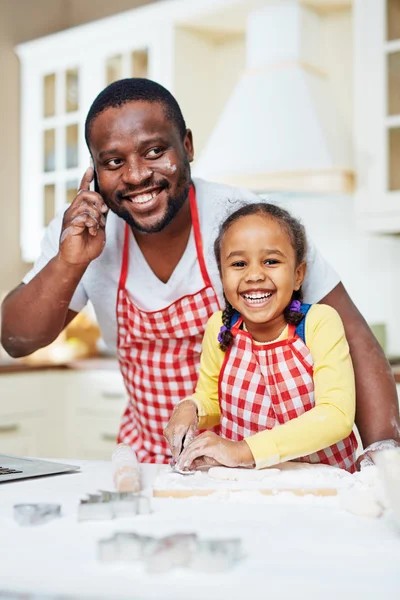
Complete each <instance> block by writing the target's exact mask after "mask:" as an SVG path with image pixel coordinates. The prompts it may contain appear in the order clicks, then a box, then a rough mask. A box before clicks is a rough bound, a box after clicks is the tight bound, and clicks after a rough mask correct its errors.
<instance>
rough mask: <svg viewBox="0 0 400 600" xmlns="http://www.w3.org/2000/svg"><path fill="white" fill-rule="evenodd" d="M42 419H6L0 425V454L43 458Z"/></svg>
mask: <svg viewBox="0 0 400 600" xmlns="http://www.w3.org/2000/svg"><path fill="white" fill-rule="evenodd" d="M42 434H43V419H41V418H29V419H23V420H17V419H14V420H12V419H8V420H2V421H1V423H0V453H1V454H16V455H19V456H44V455H45V454H44V452H43V450H44V448H43V435H42Z"/></svg>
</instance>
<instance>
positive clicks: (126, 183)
mask: <svg viewBox="0 0 400 600" xmlns="http://www.w3.org/2000/svg"><path fill="white" fill-rule="evenodd" d="M90 151H91V154H92V157H93V161H94V166H95V169H96V173H97V178H98V183H99V188H100V193H101V195H102V197H103V199H104V202H105V203H106V204H107V206H108V207H109V208H110V209H111V210H112V211H113V212H114V213H115V214H117V215H118V216H119V217H121V218H122V219H124V220H125V221H126V222H127V223H128V224H129V225H130V226H131V227H134V228H135V229H137V230H138V231H141V232H144V233H156V232H158V231H161V230H162V229H164V228H165V227H166V226H167V225H168V224H169V223H170V222H171V221H172V219H173V218H174V217H175V215H176V214H177V213H178V211H179V209H180V208H181V207H182V205H183V204H184V202H185V200H186V198H187V195H188V192H189V186H190V166H189V163H190V161H192V160H193V144H192V136H191V132H190V131H189V130H188V131H187V132H186V135H185V138H184V140H182V139H181V136H180V134H179V130H178V128H177V126H176V125H175V124H174V123H173V122H172V121H170V120H169V119H168V118H167V116H166V113H165V109H164V107H163V106H162V104H159V103H155V102H153V103H151V102H145V101H140V102H129V103H127V104H124V105H122V106H121V107H118V108H108V109H107V110H105V111H104V112H102V113H100V114H99V115H98V116H97V117H95V119H94V120H93V121H92V124H91V130H90Z"/></svg>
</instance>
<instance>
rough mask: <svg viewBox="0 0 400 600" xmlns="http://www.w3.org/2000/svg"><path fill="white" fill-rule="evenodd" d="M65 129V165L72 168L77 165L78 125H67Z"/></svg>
mask: <svg viewBox="0 0 400 600" xmlns="http://www.w3.org/2000/svg"><path fill="white" fill-rule="evenodd" d="M66 130H67V131H66V136H65V141H66V148H65V151H66V152H65V156H66V167H67V169H73V168H74V167H77V166H78V125H68V127H66Z"/></svg>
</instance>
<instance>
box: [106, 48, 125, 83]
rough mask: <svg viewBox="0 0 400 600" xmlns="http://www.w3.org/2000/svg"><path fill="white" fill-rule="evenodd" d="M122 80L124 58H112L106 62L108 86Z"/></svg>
mask: <svg viewBox="0 0 400 600" xmlns="http://www.w3.org/2000/svg"><path fill="white" fill-rule="evenodd" d="M121 78H122V56H121V55H119V56H112V57H111V58H109V59H108V60H107V62H106V85H109V84H110V83H113V81H117V79H121Z"/></svg>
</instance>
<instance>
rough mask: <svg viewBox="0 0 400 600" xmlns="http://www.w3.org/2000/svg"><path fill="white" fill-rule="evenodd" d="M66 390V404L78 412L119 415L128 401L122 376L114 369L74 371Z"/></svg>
mask: <svg viewBox="0 0 400 600" xmlns="http://www.w3.org/2000/svg"><path fill="white" fill-rule="evenodd" d="M66 392H67V402H68V405H69V406H70V407H72V406H74V407H75V411H77V412H78V413H88V412H89V413H96V414H97V415H101V414H102V413H103V416H107V415H108V414H116V413H119V415H121V414H122V413H123V411H124V410H125V408H126V405H127V403H128V395H127V392H126V390H125V386H124V382H123V380H122V376H121V374H120V373H119V372H116V371H100V372H97V371H87V372H84V373H75V374H74V377H73V378H70V380H69V382H68V388H67V390H66Z"/></svg>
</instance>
